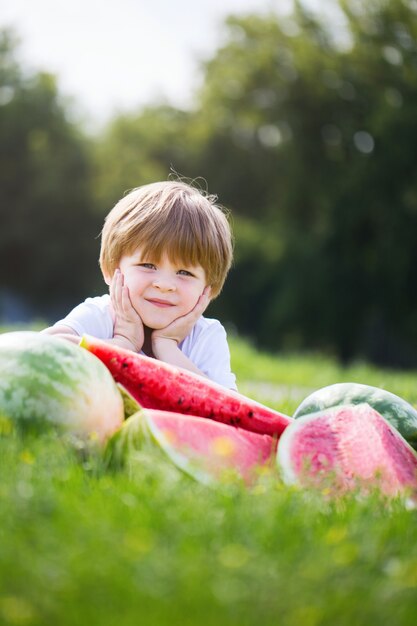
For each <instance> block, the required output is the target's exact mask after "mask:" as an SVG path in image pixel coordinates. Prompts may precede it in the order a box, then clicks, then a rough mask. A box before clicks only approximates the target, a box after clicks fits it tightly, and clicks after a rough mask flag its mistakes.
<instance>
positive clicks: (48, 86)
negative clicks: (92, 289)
mask: <svg viewBox="0 0 417 626" xmlns="http://www.w3.org/2000/svg"><path fill="white" fill-rule="evenodd" d="M16 57H17V43H16V38H15V36H14V35H13V33H12V32H10V31H8V30H6V31H1V32H0V213H1V215H0V219H1V223H2V229H1V232H0V285H1V292H2V294H3V295H4V294H5V293H11V294H13V295H14V296H15V297H17V298H20V299H21V301H22V303H23V304H24V305H25V307H26V308H27V311H26V314H27V315H29V314H32V315H37V316H40V315H42V316H54V315H58V314H60V313H62V312H63V311H64V310H65V309H66V308H67V307H68V306H69V305H70V304H72V303H74V302H75V301H76V300H77V299H78V298H79V297H81V296H82V295H83V294H84V295H85V294H86V291H87V289H88V287H89V286H91V283H92V281H93V280H94V276H95V275H97V270H96V267H97V262H96V259H97V243H96V242H95V237H96V236H97V234H98V232H99V220H98V219H97V218H96V217H95V216H94V211H93V210H92V208H93V207H92V196H91V189H90V184H91V178H90V177H91V173H90V156H89V148H88V144H87V141H86V139H85V138H84V137H83V136H82V134H81V132H80V131H79V129H78V127H77V126H76V125H75V124H74V123H72V122H70V121H69V119H68V116H67V113H66V109H65V106H64V104H63V102H62V101H61V99H60V97H59V94H58V91H57V87H56V83H55V79H54V77H53V76H51V75H50V74H46V73H42V72H39V73H34V74H30V75H28V74H27V72H26V71H25V70H24V69H23V68H22V67H20V66H19V63H18V62H17V60H16Z"/></svg>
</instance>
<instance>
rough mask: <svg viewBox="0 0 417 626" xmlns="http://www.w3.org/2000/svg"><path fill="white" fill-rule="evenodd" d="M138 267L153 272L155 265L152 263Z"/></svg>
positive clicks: (141, 264)
mask: <svg viewBox="0 0 417 626" xmlns="http://www.w3.org/2000/svg"><path fill="white" fill-rule="evenodd" d="M138 265H139V267H144V268H145V269H147V270H154V269H155V265H154V264H153V263H138Z"/></svg>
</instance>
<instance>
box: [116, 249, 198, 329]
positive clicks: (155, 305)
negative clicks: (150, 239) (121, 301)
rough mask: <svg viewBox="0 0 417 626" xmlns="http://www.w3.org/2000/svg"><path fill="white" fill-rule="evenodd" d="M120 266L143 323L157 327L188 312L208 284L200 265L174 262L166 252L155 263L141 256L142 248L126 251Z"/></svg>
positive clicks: (163, 325) (149, 326)
mask: <svg viewBox="0 0 417 626" xmlns="http://www.w3.org/2000/svg"><path fill="white" fill-rule="evenodd" d="M119 268H120V271H121V272H122V274H123V276H124V284H125V285H126V286H127V287H128V288H129V294H130V299H131V302H132V305H133V307H134V308H135V309H136V311H137V313H138V314H139V315H140V317H141V319H142V322H143V323H144V325H145V326H147V327H148V328H152V329H155V330H156V329H161V328H165V327H166V326H168V325H169V324H171V322H173V321H174V320H175V319H177V318H178V317H182V316H183V315H186V313H189V312H190V311H191V310H192V309H193V308H194V307H195V305H196V304H197V301H198V299H199V297H200V296H201V294H202V293H203V290H204V288H205V287H206V273H205V271H204V269H203V268H202V267H201V265H197V266H196V267H192V266H189V265H183V264H177V263H173V262H171V260H170V259H169V258H168V257H167V256H164V257H162V259H161V260H160V261H159V263H153V262H152V261H151V260H150V259H147V258H144V257H142V255H141V252H140V249H139V248H138V249H136V250H135V252H133V254H131V255H124V256H123V257H122V258H121V260H120V263H119Z"/></svg>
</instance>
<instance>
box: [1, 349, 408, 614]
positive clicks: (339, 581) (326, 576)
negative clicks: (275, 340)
mask: <svg viewBox="0 0 417 626" xmlns="http://www.w3.org/2000/svg"><path fill="white" fill-rule="evenodd" d="M231 348H232V355H233V363H234V367H235V371H236V372H237V374H238V380H239V382H240V388H241V391H242V392H245V391H246V390H247V389H249V388H250V386H251V385H253V390H254V391H256V396H257V399H259V400H261V401H264V400H265V393H266V392H265V390H267V391H268V393H271V396H272V395H273V393H275V394H276V406H277V407H278V408H281V409H282V410H283V407H285V409H286V411H287V412H288V413H291V412H292V411H293V410H294V409H295V407H296V406H297V404H298V401H299V400H298V396H297V394H299V395H302V393H304V391H307V392H308V391H309V390H311V389H315V388H317V387H320V386H324V385H326V384H330V383H332V382H337V381H342V380H358V381H359V382H364V383H367V384H375V385H378V386H384V387H386V388H388V389H389V390H390V391H393V392H395V393H400V395H402V396H403V397H405V398H406V399H408V400H411V401H413V402H414V401H415V400H416V398H417V391H415V390H414V386H415V384H414V381H415V380H416V375H415V373H398V372H397V373H394V372H385V371H381V370H378V369H376V368H370V367H366V366H364V365H357V366H354V367H352V368H350V369H348V370H343V369H341V368H340V367H338V366H337V365H336V364H335V363H333V362H332V361H331V360H330V359H323V358H320V357H318V356H317V357H316V356H312V357H304V358H303V357H302V356H291V357H285V356H283V355H281V356H279V355H278V356H269V355H262V354H259V353H257V352H256V351H255V350H254V349H252V348H250V346H249V345H248V344H246V343H245V342H243V341H241V340H238V339H233V340H232V343H231ZM263 385H266V386H263ZM252 395H253V396H254V397H255V393H252ZM0 475H1V477H2V478H1V482H0V624H7V625H9V624H10V625H15V624H16V625H18V626H20V625H23V626H32V625H34V626H35V625H36V626H37V625H39V626H45V625H49V624H51V625H54V626H55V625H56V626H74V625H80V626H81V625H84V624H85V625H87V624H88V625H90V624H93V625H95V624H97V625H100V626H101V625H108V626H113V625H114V624H117V625H118V626H125V625H132V626H133V625H135V626H136V625H140V626H147V625H154V626H164V625H165V624H170V625H171V624H174V625H176V624H178V625H185V626H188V625H190V626H194V625H199V626H200V625H201V626H211V625H213V626H214V625H216V626H223V625H227V626H229V625H230V626H231V625H236V626H246V625H248V626H249V625H252V624H253V625H256V626H269V625H271V626H272V625H274V626H275V625H279V626H321V625H323V626H327V625H328V626H335V625H337V626H352V625H355V626H361V625H363V626H370V625H374V624H375V626H376V625H378V626H379V625H382V626H383V625H385V624H386V625H387V626H388V625H389V626H393V624H394V625H395V626H403V625H404V626H405V625H408V624H410V626H411V625H412V624H414V623H415V619H416V598H417V510H416V509H413V508H410V507H408V506H407V504H406V503H405V502H401V501H393V502H390V503H388V502H386V501H383V500H382V499H380V498H378V497H377V496H376V495H373V496H370V497H369V498H367V499H362V500H361V499H355V498H354V497H353V496H351V497H344V498H341V499H338V500H336V501H330V500H329V499H327V498H326V496H325V494H321V493H311V492H307V491H301V490H297V489H294V488H288V487H285V486H284V485H283V484H282V483H281V482H280V480H279V478H278V476H277V475H265V476H263V477H262V478H261V479H260V481H259V483H258V484H257V485H256V486H254V487H252V488H245V487H243V486H242V485H240V484H232V483H224V484H221V485H219V487H218V488H217V489H211V488H207V487H204V486H202V485H199V484H197V483H195V482H193V481H192V480H191V479H188V478H187V477H186V476H184V475H182V474H181V473H180V472H179V471H177V470H176V469H175V468H174V467H173V466H170V465H168V464H165V463H163V462H161V461H157V460H156V459H153V458H152V457H147V456H144V457H143V459H142V463H141V464H140V465H137V466H136V467H135V469H134V471H132V473H131V474H130V475H128V474H127V473H124V472H119V473H111V472H109V471H106V470H104V469H103V467H102V466H101V464H100V461H99V459H98V458H91V459H89V460H84V461H83V460H81V459H80V458H78V457H77V456H76V454H75V452H74V451H72V450H70V449H69V448H68V447H67V446H66V444H65V443H64V442H63V441H62V440H60V439H58V437H57V436H54V435H53V434H46V435H44V436H42V437H40V436H38V437H34V436H33V435H32V436H30V437H26V438H20V437H18V436H17V435H16V434H12V435H8V436H7V435H4V436H2V437H0Z"/></svg>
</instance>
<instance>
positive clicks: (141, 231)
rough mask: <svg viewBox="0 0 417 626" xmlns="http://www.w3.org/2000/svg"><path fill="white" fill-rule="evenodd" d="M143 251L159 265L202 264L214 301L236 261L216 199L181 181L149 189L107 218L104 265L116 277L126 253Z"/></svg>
mask: <svg viewBox="0 0 417 626" xmlns="http://www.w3.org/2000/svg"><path fill="white" fill-rule="evenodd" d="M138 247H140V248H141V253H142V256H143V257H146V258H147V259H149V260H150V261H151V262H156V263H157V262H159V261H160V259H161V257H162V256H163V255H164V254H165V253H166V254H167V255H168V257H169V258H170V260H172V262H174V263H177V262H178V263H184V264H187V265H192V266H196V265H201V267H202V268H203V269H204V271H205V273H206V279H207V284H208V285H210V286H211V297H212V298H215V297H216V296H217V295H218V294H219V293H220V291H221V289H222V287H223V284H224V281H225V279H226V276H227V273H228V271H229V269H230V266H231V263H232V258H233V244H232V234H231V229H230V226H229V222H228V219H227V217H226V214H225V212H224V210H222V209H221V208H220V207H219V206H217V205H216V197H215V196H211V195H208V194H204V193H203V192H201V191H200V190H199V189H197V188H195V187H192V186H191V185H188V184H186V183H184V182H181V181H163V182H157V183H152V184H150V185H143V186H142V187H138V188H137V189H134V190H133V191H131V192H130V193H129V194H127V195H126V196H124V197H123V198H122V199H121V200H119V202H118V203H117V204H116V205H115V206H114V207H113V209H112V210H111V211H110V213H109V214H108V215H107V217H106V219H105V222H104V227H103V230H102V233H101V251H100V267H101V271H102V273H103V275H104V276H110V277H111V276H112V275H113V273H114V271H115V270H116V269H117V267H118V265H119V263H120V259H121V258H122V256H123V255H125V254H127V255H129V254H132V253H133V252H134V251H135V250H136V248H138Z"/></svg>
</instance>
